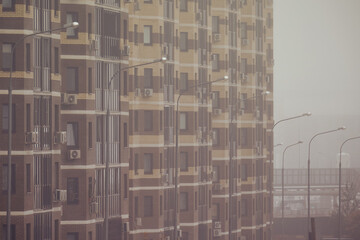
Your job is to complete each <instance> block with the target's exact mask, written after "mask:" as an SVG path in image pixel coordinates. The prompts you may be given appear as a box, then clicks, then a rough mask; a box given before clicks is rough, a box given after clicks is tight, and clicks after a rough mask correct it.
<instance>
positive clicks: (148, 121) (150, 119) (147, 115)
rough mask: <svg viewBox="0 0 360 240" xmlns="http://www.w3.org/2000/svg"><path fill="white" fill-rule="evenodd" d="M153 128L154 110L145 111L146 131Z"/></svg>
mask: <svg viewBox="0 0 360 240" xmlns="http://www.w3.org/2000/svg"><path fill="white" fill-rule="evenodd" d="M152 130H153V112H152V111H144V131H152Z"/></svg>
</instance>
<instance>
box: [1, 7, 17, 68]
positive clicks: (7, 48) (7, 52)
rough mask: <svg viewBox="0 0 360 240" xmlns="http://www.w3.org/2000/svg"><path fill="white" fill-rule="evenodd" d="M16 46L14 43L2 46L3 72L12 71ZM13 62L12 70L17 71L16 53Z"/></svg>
mask: <svg viewBox="0 0 360 240" xmlns="http://www.w3.org/2000/svg"><path fill="white" fill-rule="evenodd" d="M3 6H4V2H3ZM13 45H14V44H12V43H3V44H2V69H3V71H10V68H11V63H10V61H11V48H12V47H13ZM13 56H14V58H13V62H12V69H13V71H14V70H15V51H14V54H13Z"/></svg>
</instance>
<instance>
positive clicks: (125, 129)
mask: <svg viewBox="0 0 360 240" xmlns="http://www.w3.org/2000/svg"><path fill="white" fill-rule="evenodd" d="M123 126H124V129H123V130H124V131H123V134H124V147H128V133H127V123H124V125H123Z"/></svg>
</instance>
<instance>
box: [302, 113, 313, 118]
mask: <svg viewBox="0 0 360 240" xmlns="http://www.w3.org/2000/svg"><path fill="white" fill-rule="evenodd" d="M303 116H304V117H310V116H311V112H307V113H303Z"/></svg>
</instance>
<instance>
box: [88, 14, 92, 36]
mask: <svg viewBox="0 0 360 240" xmlns="http://www.w3.org/2000/svg"><path fill="white" fill-rule="evenodd" d="M87 27H88V38H89V39H91V34H92V15H91V13H88V26H87Z"/></svg>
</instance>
